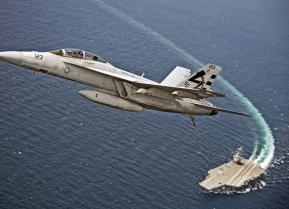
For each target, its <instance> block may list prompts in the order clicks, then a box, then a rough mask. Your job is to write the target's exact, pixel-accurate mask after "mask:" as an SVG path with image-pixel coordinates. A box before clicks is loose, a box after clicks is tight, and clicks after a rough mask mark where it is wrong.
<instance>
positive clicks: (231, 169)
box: [199, 149, 265, 191]
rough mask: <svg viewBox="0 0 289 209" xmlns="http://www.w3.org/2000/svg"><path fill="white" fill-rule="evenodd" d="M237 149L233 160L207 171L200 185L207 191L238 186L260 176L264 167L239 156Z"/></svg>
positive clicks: (263, 171)
mask: <svg viewBox="0 0 289 209" xmlns="http://www.w3.org/2000/svg"><path fill="white" fill-rule="evenodd" d="M240 151H241V149H239V150H238V151H237V152H236V153H235V155H234V156H233V160H231V161H230V162H228V163H225V164H223V165H221V166H219V167H216V168H213V169H211V170H209V171H208V176H207V177H206V178H205V180H203V181H202V182H200V183H199V184H200V186H201V187H202V188H204V189H206V190H208V191H214V190H216V189H219V188H226V187H229V188H230V187H231V188H239V187H242V186H244V185H246V183H248V182H249V181H251V180H253V179H256V178H258V177H260V176H261V175H262V174H264V173H265V169H264V168H262V167H261V166H260V165H258V164H256V163H254V162H253V161H252V160H247V159H244V158H243V157H241V156H240Z"/></svg>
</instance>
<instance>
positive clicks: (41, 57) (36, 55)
mask: <svg viewBox="0 0 289 209" xmlns="http://www.w3.org/2000/svg"><path fill="white" fill-rule="evenodd" d="M35 59H38V60H42V59H43V55H41V54H35Z"/></svg>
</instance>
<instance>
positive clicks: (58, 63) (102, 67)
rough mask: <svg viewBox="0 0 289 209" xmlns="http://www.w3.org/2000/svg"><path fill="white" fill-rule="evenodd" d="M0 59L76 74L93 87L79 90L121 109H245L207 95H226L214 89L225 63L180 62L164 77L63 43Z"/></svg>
mask: <svg viewBox="0 0 289 209" xmlns="http://www.w3.org/2000/svg"><path fill="white" fill-rule="evenodd" d="M0 59H2V60H4V61H6V62H9V63H12V64H15V65H18V66H22V67H24V68H28V69H31V70H34V71H39V72H42V73H47V74H50V75H53V76H57V77H61V78H64V79H68V80H73V81H75V82H79V83H82V84H86V85H88V86H91V87H93V88H94V89H93V90H81V91H79V94H80V95H81V96H83V97H85V98H87V99H89V100H91V101H93V102H96V103H99V104H104V105H108V106H111V107H115V108H118V109H122V110H126V111H132V112H140V111H142V110H143V108H148V109H154V110H159V111H164V112H175V113H180V114H184V115H187V116H189V117H191V118H192V121H193V123H194V116H197V115H208V116H210V115H216V114H217V113H218V112H227V113H233V114H238V115H244V116H247V115H246V114H244V113H240V112H235V111H231V110H226V109H223V108H219V107H217V106H215V105H213V104H211V103H209V102H208V101H205V100H204V99H205V98H209V97H224V96H225V95H224V94H222V93H219V92H216V91H213V90H212V89H211V86H212V84H213V82H214V80H215V79H216V77H217V75H218V74H219V73H220V71H221V67H219V66H217V65H214V64H207V65H205V66H203V67H202V68H201V69H200V70H199V71H197V72H195V73H191V71H190V70H189V69H186V68H183V67H179V66H178V67H176V68H175V69H173V70H172V71H171V72H170V73H169V74H168V76H167V77H166V78H165V79H164V80H163V81H162V82H160V83H158V82H155V81H152V80H149V79H147V78H144V77H143V75H142V76H138V75H135V74H133V73H129V72H127V71H124V70H122V69H119V68H117V67H115V66H113V65H112V64H110V63H109V62H107V61H105V60H104V59H102V58H101V57H99V56H97V55H95V54H92V53H89V52H86V51H84V50H80V49H60V50H54V51H50V52H37V51H32V52H24V51H23V52H22V51H21V52H20V51H6V52H0Z"/></svg>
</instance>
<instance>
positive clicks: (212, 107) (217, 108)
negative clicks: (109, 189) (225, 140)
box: [194, 103, 251, 117]
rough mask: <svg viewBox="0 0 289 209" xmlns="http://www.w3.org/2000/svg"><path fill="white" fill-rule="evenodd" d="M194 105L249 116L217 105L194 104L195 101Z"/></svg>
mask: <svg viewBox="0 0 289 209" xmlns="http://www.w3.org/2000/svg"><path fill="white" fill-rule="evenodd" d="M194 105H196V106H199V107H204V108H207V109H211V110H216V111H218V112H226V113H231V114H235V115H242V116H247V117H251V116H250V115H248V114H246V113H242V112H237V111H233V110H227V109H223V108H219V107H216V106H209V105H204V104H196V103H194Z"/></svg>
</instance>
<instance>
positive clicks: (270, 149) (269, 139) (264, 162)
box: [91, 0, 275, 168]
mask: <svg viewBox="0 0 289 209" xmlns="http://www.w3.org/2000/svg"><path fill="white" fill-rule="evenodd" d="M91 1H93V2H95V3H97V5H98V7H100V8H101V9H103V10H105V11H106V12H108V13H110V14H112V15H114V16H115V17H118V18H119V19H122V20H123V21H125V22H126V23H128V24H129V25H131V26H133V27H135V28H137V29H139V30H140V31H142V32H143V33H145V34H147V35H149V36H150V37H152V38H153V39H154V40H156V41H157V42H158V43H160V44H162V45H164V46H166V47H168V48H170V49H173V50H174V51H175V53H176V55H178V56H180V57H181V58H182V59H184V60H185V61H188V62H189V63H190V64H191V65H193V67H194V68H199V67H201V66H203V63H202V62H200V61H199V60H198V59H197V58H195V57H194V56H192V55H191V54H189V53H188V52H186V51H185V50H184V49H182V48H180V47H178V46H177V45H176V44H175V43H174V42H172V41H171V40H169V39H167V38H165V37H164V36H163V35H161V34H159V33H158V32H156V31H154V30H153V29H151V28H150V27H148V26H146V25H144V24H142V23H141V22H138V21H137V20H135V19H133V18H131V17H129V16H127V15H126V14H125V13H124V12H122V11H120V10H118V9H116V8H114V7H112V6H110V5H108V4H106V3H104V2H103V1H101V0H91ZM219 78H220V79H219V80H220V81H221V83H222V85H223V86H225V87H226V88H227V89H228V90H230V91H231V92H232V94H234V95H235V96H237V97H238V98H239V99H240V102H242V103H243V104H244V106H245V108H246V109H247V111H248V112H250V113H251V115H252V119H253V121H254V123H255V125H256V126H257V127H258V131H259V133H258V134H259V135H260V136H259V137H258V138H259V141H256V143H255V149H254V151H253V153H252V155H251V157H250V159H254V162H255V163H258V164H259V165H261V166H262V167H263V168H268V166H269V165H270V163H271V161H272V159H273V157H274V150H275V146H274V138H273V135H272V131H271V129H270V127H269V125H268V124H267V122H266V121H265V119H264V118H263V116H262V114H261V113H260V112H259V111H258V109H257V108H256V107H255V106H254V105H253V103H252V102H251V101H250V100H249V99H248V98H246V97H245V96H244V95H243V94H242V93H241V92H240V91H239V90H238V89H236V88H235V87H234V86H233V85H232V84H230V83H229V82H228V81H227V80H225V79H224V78H222V77H219ZM257 153H258V155H257ZM256 155H257V156H256Z"/></svg>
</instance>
